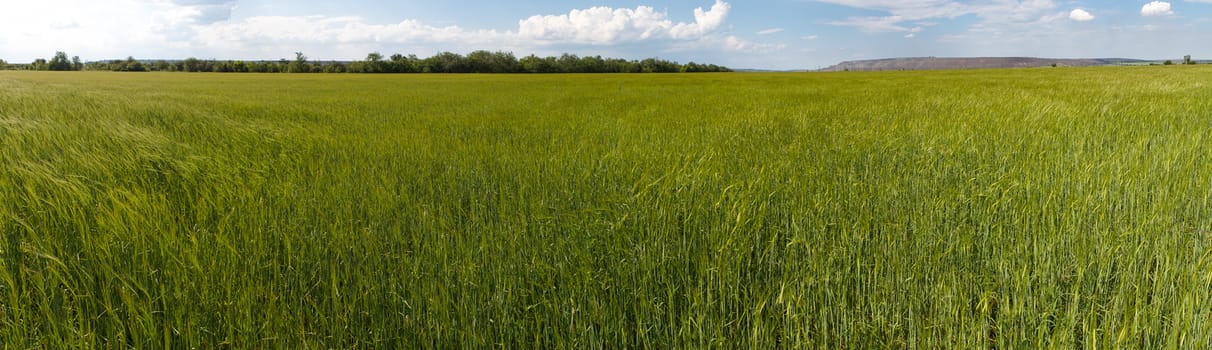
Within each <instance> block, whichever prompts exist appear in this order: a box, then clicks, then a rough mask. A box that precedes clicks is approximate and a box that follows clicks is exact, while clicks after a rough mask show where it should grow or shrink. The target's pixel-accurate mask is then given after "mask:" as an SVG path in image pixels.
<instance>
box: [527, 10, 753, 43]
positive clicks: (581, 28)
mask: <svg viewBox="0 0 1212 350" xmlns="http://www.w3.org/2000/svg"><path fill="white" fill-rule="evenodd" d="M731 9H732V5H729V4H728V3H726V2H724V1H722V0H716V2H715V4H714V5H712V6H711V9H710V10H703V8H701V7H699V8H696V9H694V22H692V23H686V22H680V23H673V21H672V20H670V19H669V18H668V16H667V15H666V14H665V13H662V12H657V11H656V9H654V8H652V7H651V6H639V7H636V8H634V9H628V8H624V9H615V8H610V7H592V8H589V9H585V10H572V11H571V12H569V13H568V14H563V15H545V16H531V17H530V18H527V19H524V20H521V21H518V31H517V35H518V36H519V37H521V38H524V39H530V40H540V41H549V42H571V43H579V44H614V43H619V42H633V41H640V40H649V39H683V40H684V39H697V38H699V37H702V36H704V35H706V34H708V33H710V32H712V31H715V30H716V29H717V28H719V27H720V25H721V24H723V23H724V19H725V18H726V17H728V12H729V11H730V10H731Z"/></svg>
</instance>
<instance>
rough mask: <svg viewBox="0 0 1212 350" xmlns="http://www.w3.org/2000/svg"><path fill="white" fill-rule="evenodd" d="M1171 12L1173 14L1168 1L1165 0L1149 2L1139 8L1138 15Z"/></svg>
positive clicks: (1166, 13) (1161, 14)
mask: <svg viewBox="0 0 1212 350" xmlns="http://www.w3.org/2000/svg"><path fill="white" fill-rule="evenodd" d="M1172 14H1174V11H1171V10H1170V3H1168V2H1165V1H1154V2H1150V3H1148V4H1145V6H1143V7H1141V8H1140V15H1141V16H1146V17H1151V16H1168V15H1172Z"/></svg>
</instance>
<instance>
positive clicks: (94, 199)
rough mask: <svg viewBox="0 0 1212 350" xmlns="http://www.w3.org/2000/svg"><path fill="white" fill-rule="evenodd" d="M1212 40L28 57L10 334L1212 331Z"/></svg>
mask: <svg viewBox="0 0 1212 350" xmlns="http://www.w3.org/2000/svg"><path fill="white" fill-rule="evenodd" d="M1210 142H1212V68H1209V67H1204V66H1196V67H1121V68H1098V69H1064V70H1060V69H1027V70H981V71H955V72H896V73H838V74H727V75H669V76H637V75H584V76H579V75H544V76H509V75H489V76H483V75H478V76H357V75H219V74H196V75H195V74H113V73H46V72H43V73H35V72H0V232H2V233H3V235H4V240H3V242H0V243H2V244H0V257H3V259H0V344H3V347H6V348H64V347H113V348H118V347H135V348H193V347H197V348H216V347H235V348H262V347H274V348H276V347H283V348H299V347H306V348H463V349H477V348H489V347H495V348H576V349H593V348H657V349H664V348H713V347H718V348H736V349H742V348H826V349H842V348H886V347H912V348H953V347H954V348H1049V347H1055V348H1074V349H1077V348H1086V349H1091V348H1100V347H1112V348H1200V347H1207V346H1209V345H1212V338H1210V337H1212V293H1210V292H1209V291H1212V272H1209V271H1212V250H1209V244H1210V243H1212V204H1210V203H1209V201H1210V199H1212V151H1209V150H1208V148H1207V147H1206V145H1208V144H1209V143H1210Z"/></svg>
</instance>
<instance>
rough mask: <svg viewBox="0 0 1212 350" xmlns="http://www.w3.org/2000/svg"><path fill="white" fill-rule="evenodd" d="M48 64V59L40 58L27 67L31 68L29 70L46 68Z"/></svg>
mask: <svg viewBox="0 0 1212 350" xmlns="http://www.w3.org/2000/svg"><path fill="white" fill-rule="evenodd" d="M47 66H48V65H47V64H46V59H45V58H39V59H36V60H34V63H31V64H30V65H29V66H28V67H27V69H29V70H46V69H47Z"/></svg>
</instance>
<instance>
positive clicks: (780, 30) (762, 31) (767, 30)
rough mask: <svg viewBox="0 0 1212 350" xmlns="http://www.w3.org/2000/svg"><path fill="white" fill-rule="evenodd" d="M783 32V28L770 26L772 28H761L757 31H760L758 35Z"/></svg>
mask: <svg viewBox="0 0 1212 350" xmlns="http://www.w3.org/2000/svg"><path fill="white" fill-rule="evenodd" d="M782 32H783V28H770V29H763V30H760V31H758V32H757V33H758V35H769V34H775V33H782Z"/></svg>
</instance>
